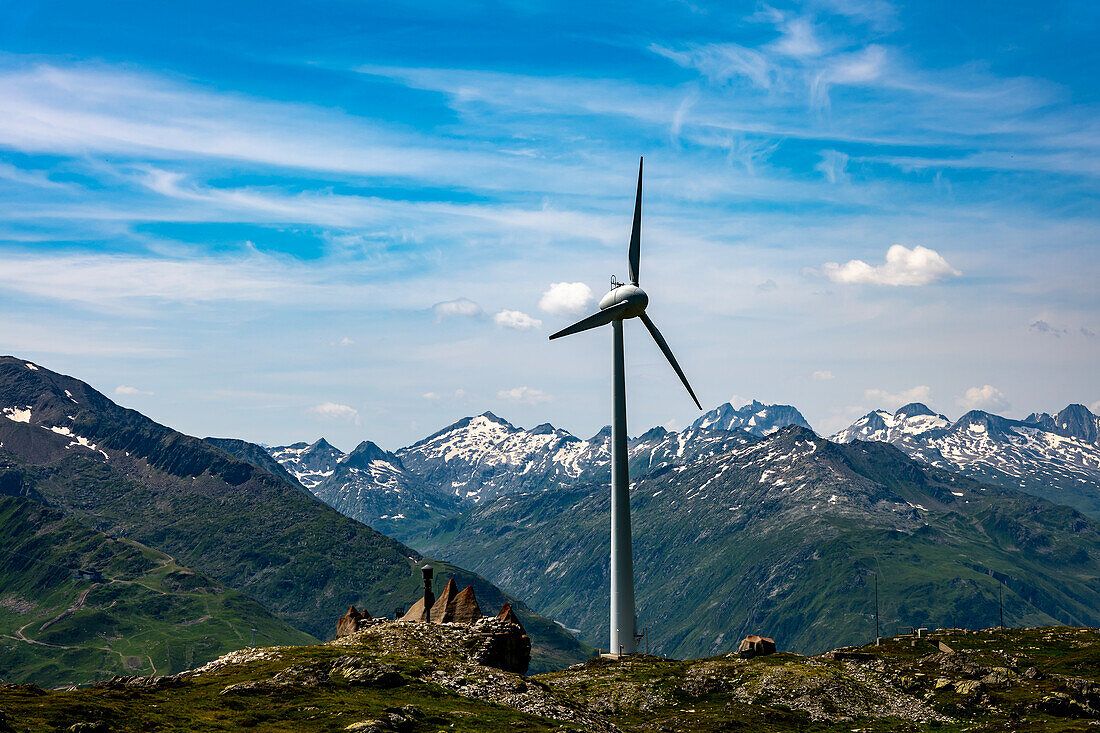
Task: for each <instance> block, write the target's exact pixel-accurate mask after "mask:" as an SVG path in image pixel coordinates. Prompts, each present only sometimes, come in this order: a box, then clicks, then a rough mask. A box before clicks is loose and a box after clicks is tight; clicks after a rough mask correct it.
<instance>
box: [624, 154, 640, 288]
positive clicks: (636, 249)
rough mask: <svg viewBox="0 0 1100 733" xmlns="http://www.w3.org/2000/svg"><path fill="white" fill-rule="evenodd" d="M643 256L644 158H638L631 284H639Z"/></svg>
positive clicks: (632, 229) (631, 255)
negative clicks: (639, 265) (639, 264)
mask: <svg viewBox="0 0 1100 733" xmlns="http://www.w3.org/2000/svg"><path fill="white" fill-rule="evenodd" d="M641 256H642V158H638V197H637V198H635V199H634V226H633V227H631V228H630V250H629V251H628V253H627V268H628V269H629V270H630V272H629V273H628V274H629V275H630V284H631V285H637V284H638V260H639V259H641Z"/></svg>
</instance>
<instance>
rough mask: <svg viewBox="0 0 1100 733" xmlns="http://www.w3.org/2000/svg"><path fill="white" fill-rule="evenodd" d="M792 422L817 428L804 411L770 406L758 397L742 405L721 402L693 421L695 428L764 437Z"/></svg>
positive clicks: (782, 406) (784, 406)
mask: <svg viewBox="0 0 1100 733" xmlns="http://www.w3.org/2000/svg"><path fill="white" fill-rule="evenodd" d="M788 425H801V426H802V427H804V428H806V429H808V430H813V428H811V427H810V423H808V422H806V418H804V417H803V416H802V413H801V412H799V411H798V410H797V409H796V408H794V407H792V406H791V405H767V404H764V403H763V402H760V401H759V400H755V399H754V400H753V401H752V402H750V403H749V404H747V405H744V406H742V407H740V408H735V407H734V406H733V405H732V404H731V403H729V402H726V403H725V404H722V405H719V406H718V407H716V408H714V409H713V410H711V411H710V412H708V413H706V414H705V415H703V416H702V417H700V418H699V419H697V420H696V421H695V422H693V423H692V424H691V427H692V428H695V429H709V430H728V431H731V432H735V431H737V430H747V431H748V432H750V433H752V434H753V435H756V436H764V435H771V434H772V433H774V432H775V431H777V430H779V429H780V428H784V427H786V426H788Z"/></svg>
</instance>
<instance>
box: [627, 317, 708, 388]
mask: <svg viewBox="0 0 1100 733" xmlns="http://www.w3.org/2000/svg"><path fill="white" fill-rule="evenodd" d="M640 318H641V319H642V323H644V324H645V327H646V328H648V329H649V334H650V335H651V336H653V340H654V341H656V342H657V346H659V347H660V349H661V351H662V352H664V355H665V358H666V359H668V363H669V364H671V365H672V368H673V369H675V370H676V376H678V377H679V378H680V381H681V382H683V383H684V386H685V387H687V391H688V394H689V395H691V399H693V400H695V406H696V407H698V408H699V409H700V410H702V409H703V406H702V405H700V404H699V398H698V397H696V396H695V391H694V390H693V389H692V388H691V385H690V384H688V378H687V377H685V376H684V370H683V369H681V368H680V365H679V364H677V363H676V357H675V356H673V355H672V349H670V348H668V344H667V343H666V342H665V337H664V336H662V335H661V332H660V331H658V330H657V326H655V325H654V324H653V321H651V320H649V316H647V315H646V314H645V313H643V314H642V315H641V316H640Z"/></svg>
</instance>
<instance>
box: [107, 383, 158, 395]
mask: <svg viewBox="0 0 1100 733" xmlns="http://www.w3.org/2000/svg"><path fill="white" fill-rule="evenodd" d="M115 394H116V395H120V396H133V395H151V394H153V393H152V392H150V391H148V390H144V389H138V388H137V387H130V386H127V385H125V384H120V385H118V386H117V387H115Z"/></svg>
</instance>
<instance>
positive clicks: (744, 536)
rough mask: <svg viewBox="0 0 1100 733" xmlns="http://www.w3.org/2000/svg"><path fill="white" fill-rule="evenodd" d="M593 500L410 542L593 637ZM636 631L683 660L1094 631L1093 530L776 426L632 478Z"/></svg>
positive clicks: (1096, 542) (1096, 567) (530, 498)
mask: <svg viewBox="0 0 1100 733" xmlns="http://www.w3.org/2000/svg"><path fill="white" fill-rule="evenodd" d="M608 502H609V495H608V491H607V489H606V487H605V486H603V485H602V484H599V485H589V486H585V487H578V488H575V489H571V490H562V491H555V492H537V493H522V494H513V495H510V496H506V497H501V498H499V499H497V500H495V501H491V502H485V503H480V504H478V505H477V506H476V507H474V508H472V509H470V510H468V511H467V512H465V513H463V514H461V515H459V516H457V517H455V518H452V519H450V520H446V521H444V522H441V523H440V524H439V525H437V527H436V528H434V530H433V531H432V532H431V533H430V535H429V536H428V537H427V538H426V539H425V540H423V541H421V542H420V543H419V544H420V546H421V547H422V548H423V549H424V550H426V551H431V552H434V553H436V554H439V555H442V556H444V557H447V558H448V559H450V560H452V561H454V562H458V563H460V564H465V565H466V566H468V567H471V568H473V569H475V570H476V571H478V572H480V573H482V574H484V575H485V576H486V577H489V578H491V579H492V580H493V581H494V582H496V583H498V584H500V585H501V586H502V587H506V588H508V589H510V590H511V591H512V592H515V593H517V594H519V595H522V596H523V597H524V598H527V599H528V601H529V602H530V603H531V604H532V606H533V607H534V608H537V609H539V610H540V612H542V613H545V614H548V615H551V616H553V617H554V618H557V619H558V620H560V621H561V622H562V623H565V624H566V625H567V626H569V627H570V628H576V629H578V630H579V633H580V635H581V637H582V638H583V639H586V640H588V641H589V642H590V643H593V644H596V643H599V641H600V640H602V639H604V638H606V623H607V619H606V608H605V606H606V598H607V593H608V585H609V578H608V575H607V555H608V551H609V547H608V541H609V539H608V532H607V522H608V517H609V511H610V509H609V504H608ZM631 508H632V520H633V526H634V558H635V579H636V585H637V602H638V615H639V620H640V621H639V623H640V624H641V625H642V626H644V627H647V628H648V636H649V642H650V643H651V645H652V648H653V649H654V650H655V651H656V652H658V653H661V654H667V655H671V656H674V657H680V658H688V657H694V656H700V655H706V654H713V653H717V652H720V651H722V650H723V649H728V648H730V645H731V644H735V643H736V641H737V640H739V639H740V638H742V636H743V635H745V634H747V633H761V634H766V635H768V636H774V637H775V638H776V639H781V640H782V641H781V644H782V645H783V647H784V648H786V649H791V650H794V651H800V652H805V651H821V650H823V649H826V648H828V647H830V646H835V645H837V644H839V643H851V642H853V641H858V640H861V639H867V638H872V637H873V635H874V629H875V605H874V590H873V583H874V582H875V576H876V575H877V576H878V583H879V585H880V595H881V599H882V606H881V614H882V618H881V621H882V624H883V625H884V627H888V628H890V629H891V630H892V629H893V628H894V627H896V626H899V625H901V626H922V625H927V626H938V627H943V626H954V625H957V624H965V625H967V626H971V625H973V626H979V627H980V626H990V625H994V624H995V623H996V622H997V612H998V606H997V593H998V589H997V586H998V584H1002V585H1003V587H1004V597H1005V618H1006V619H1008V621H1009V622H1010V623H1011V624H1012V625H1019V624H1022V625H1036V624H1046V623H1052V622H1053V621H1054V620H1055V619H1056V620H1057V621H1058V622H1059V623H1069V624H1080V625H1090V626H1091V625H1094V624H1096V623H1100V611H1097V608H1100V585H1098V582H1100V529H1098V527H1097V525H1096V524H1095V523H1093V522H1092V521H1090V520H1089V519H1087V518H1086V517H1084V516H1082V515H1081V514H1079V513H1077V512H1076V511H1075V510H1073V509H1071V508H1069V507H1064V506H1057V505H1054V504H1051V503H1049V502H1046V501H1044V500H1042V499H1039V498H1037V497H1033V496H1030V495H1027V494H1024V493H1021V492H1019V491H1015V490H1012V489H1006V488H1002V487H998V486H993V485H989V484H984V483H980V482H978V481H975V480H973V479H970V478H967V477H964V476H961V475H958V474H956V473H953V472H950V471H946V470H943V469H939V468H935V467H933V466H929V465H926V464H921V463H919V462H916V461H914V460H912V459H910V458H908V457H907V456H906V455H905V454H904V453H902V452H901V451H899V450H898V449H897V448H895V447H894V446H892V445H889V444H887V443H880V442H861V441H855V442H852V443H849V444H840V443H834V442H831V441H828V440H825V439H822V438H819V437H818V436H816V435H814V434H813V433H812V432H810V431H808V430H806V429H804V428H801V427H798V426H790V427H788V428H784V429H782V430H780V431H779V432H778V433H774V434H772V435H770V436H768V437H766V438H763V439H758V440H756V441H754V442H751V443H747V444H745V445H743V446H741V447H737V448H733V449H731V450H729V451H726V452H724V453H719V454H716V455H714V456H711V457H707V458H703V459H700V460H695V461H690V462H685V463H682V464H679V465H666V466H663V467H661V468H658V469H655V470H653V471H650V472H649V473H646V474H642V475H640V476H638V477H636V478H634V481H633V484H632V491H631Z"/></svg>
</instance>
